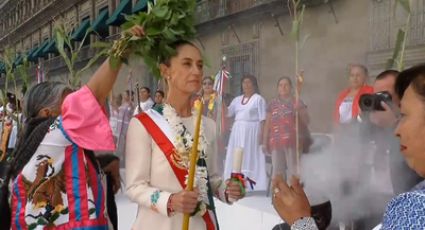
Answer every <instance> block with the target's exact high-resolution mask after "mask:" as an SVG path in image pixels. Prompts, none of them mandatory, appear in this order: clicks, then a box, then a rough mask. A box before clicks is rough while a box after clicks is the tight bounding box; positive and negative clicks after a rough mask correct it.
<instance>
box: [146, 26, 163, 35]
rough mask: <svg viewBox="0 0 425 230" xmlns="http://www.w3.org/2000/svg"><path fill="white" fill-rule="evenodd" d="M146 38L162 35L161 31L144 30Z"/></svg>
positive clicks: (154, 29)
mask: <svg viewBox="0 0 425 230" xmlns="http://www.w3.org/2000/svg"><path fill="white" fill-rule="evenodd" d="M145 33H146V36H155V35H158V34H161V33H162V29H159V28H155V27H149V28H146V30H145Z"/></svg>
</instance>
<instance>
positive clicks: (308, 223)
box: [291, 217, 318, 230]
mask: <svg viewBox="0 0 425 230" xmlns="http://www.w3.org/2000/svg"><path fill="white" fill-rule="evenodd" d="M291 230H318V228H317V225H316V222H314V219H313V217H301V218H300V219H298V220H296V221H295V222H294V223H293V224H292V225H291Z"/></svg>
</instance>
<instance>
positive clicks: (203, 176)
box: [163, 104, 208, 216]
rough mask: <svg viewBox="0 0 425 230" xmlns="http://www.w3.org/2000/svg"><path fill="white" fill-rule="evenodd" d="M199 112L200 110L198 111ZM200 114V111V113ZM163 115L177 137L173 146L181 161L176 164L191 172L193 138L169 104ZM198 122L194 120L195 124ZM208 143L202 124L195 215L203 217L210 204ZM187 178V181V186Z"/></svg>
mask: <svg viewBox="0 0 425 230" xmlns="http://www.w3.org/2000/svg"><path fill="white" fill-rule="evenodd" d="M198 111H199V110H198ZM199 112H200V111H199ZM196 113H197V111H196V110H192V114H196ZM163 115H164V118H165V119H166V120H167V122H168V123H169V124H170V126H171V129H172V131H173V135H174V136H175V138H174V140H173V145H174V147H175V150H176V154H177V155H178V158H179V161H178V162H175V163H176V164H179V165H177V166H178V167H181V168H184V169H185V170H187V171H188V170H189V166H190V152H191V149H192V144H193V136H192V135H191V134H190V133H189V131H188V130H187V128H186V127H185V126H184V124H183V121H182V119H181V117H180V116H179V115H178V114H177V112H176V110H175V109H174V108H173V107H172V106H171V105H169V104H164V108H163ZM195 121H196V120H195V119H194V122H195ZM206 146H207V142H206V139H205V136H204V129H203V125H202V123H201V127H200V133H199V145H198V156H199V159H198V162H201V164H198V165H197V166H196V173H195V185H196V187H197V188H198V189H199V194H200V195H199V198H198V207H197V208H196V210H195V213H194V214H193V215H198V216H203V215H204V214H205V212H206V211H207V204H208V171H207V166H206V164H205V162H206V160H207V156H206V154H205V147H206ZM187 180H188V178H187V176H186V180H185V185H187Z"/></svg>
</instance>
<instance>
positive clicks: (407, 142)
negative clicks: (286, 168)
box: [273, 64, 425, 230]
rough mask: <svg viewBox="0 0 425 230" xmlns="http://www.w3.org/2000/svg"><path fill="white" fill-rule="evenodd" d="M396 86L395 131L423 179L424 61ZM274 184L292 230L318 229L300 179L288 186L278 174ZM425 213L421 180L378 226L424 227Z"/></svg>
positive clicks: (384, 228)
mask: <svg viewBox="0 0 425 230" xmlns="http://www.w3.org/2000/svg"><path fill="white" fill-rule="evenodd" d="M394 88H395V92H396V93H397V95H398V96H399V98H401V110H400V111H401V114H402V115H401V116H400V117H399V119H398V125H397V128H396V129H395V131H394V134H395V136H397V137H398V138H399V140H400V145H399V149H400V152H402V154H403V156H404V158H405V159H406V162H407V164H408V165H409V167H410V168H411V169H413V170H414V171H415V172H416V173H417V174H418V175H420V176H421V177H422V178H424V177H425V161H424V159H425V157H424V156H425V154H424V153H425V147H424V145H423V137H424V136H425V103H424V101H425V100H424V99H425V64H422V65H419V66H415V67H412V68H410V69H407V70H405V71H403V72H402V73H400V76H399V77H398V78H397V80H396V84H395V87H394ZM273 187H274V189H273V191H274V194H273V205H274V207H275V209H276V211H277V212H278V214H279V215H280V217H281V218H282V219H284V220H285V222H287V223H288V224H290V225H291V229H304V230H316V229H318V228H317V225H316V224H315V223H314V220H313V219H312V217H311V207H310V204H309V201H308V199H307V196H306V194H305V193H304V191H303V188H302V186H301V184H300V182H299V179H297V178H293V179H292V181H291V184H290V185H288V184H287V183H286V182H285V181H284V179H283V178H282V177H276V178H274V181H273ZM424 212H425V182H421V183H419V184H418V185H416V186H415V187H414V188H413V189H412V190H410V191H409V192H405V193H402V194H400V195H397V196H396V197H395V198H393V199H392V200H391V201H390V202H389V203H388V205H387V208H386V211H385V213H384V216H383V221H382V225H381V226H378V227H377V228H376V229H382V230H390V229H424V228H425V219H424V218H423V213H424ZM363 229H366V228H363Z"/></svg>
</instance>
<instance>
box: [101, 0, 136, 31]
mask: <svg viewBox="0 0 425 230" xmlns="http://www.w3.org/2000/svg"><path fill="white" fill-rule="evenodd" d="M131 13H132V12H131V0H121V2H120V4H119V5H118V7H117V9H115V11H114V13H112V15H111V17H109V19H108V20H107V21H106V24H107V25H109V26H120V25H121V24H123V23H124V22H125V17H124V15H125V14H131Z"/></svg>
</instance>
